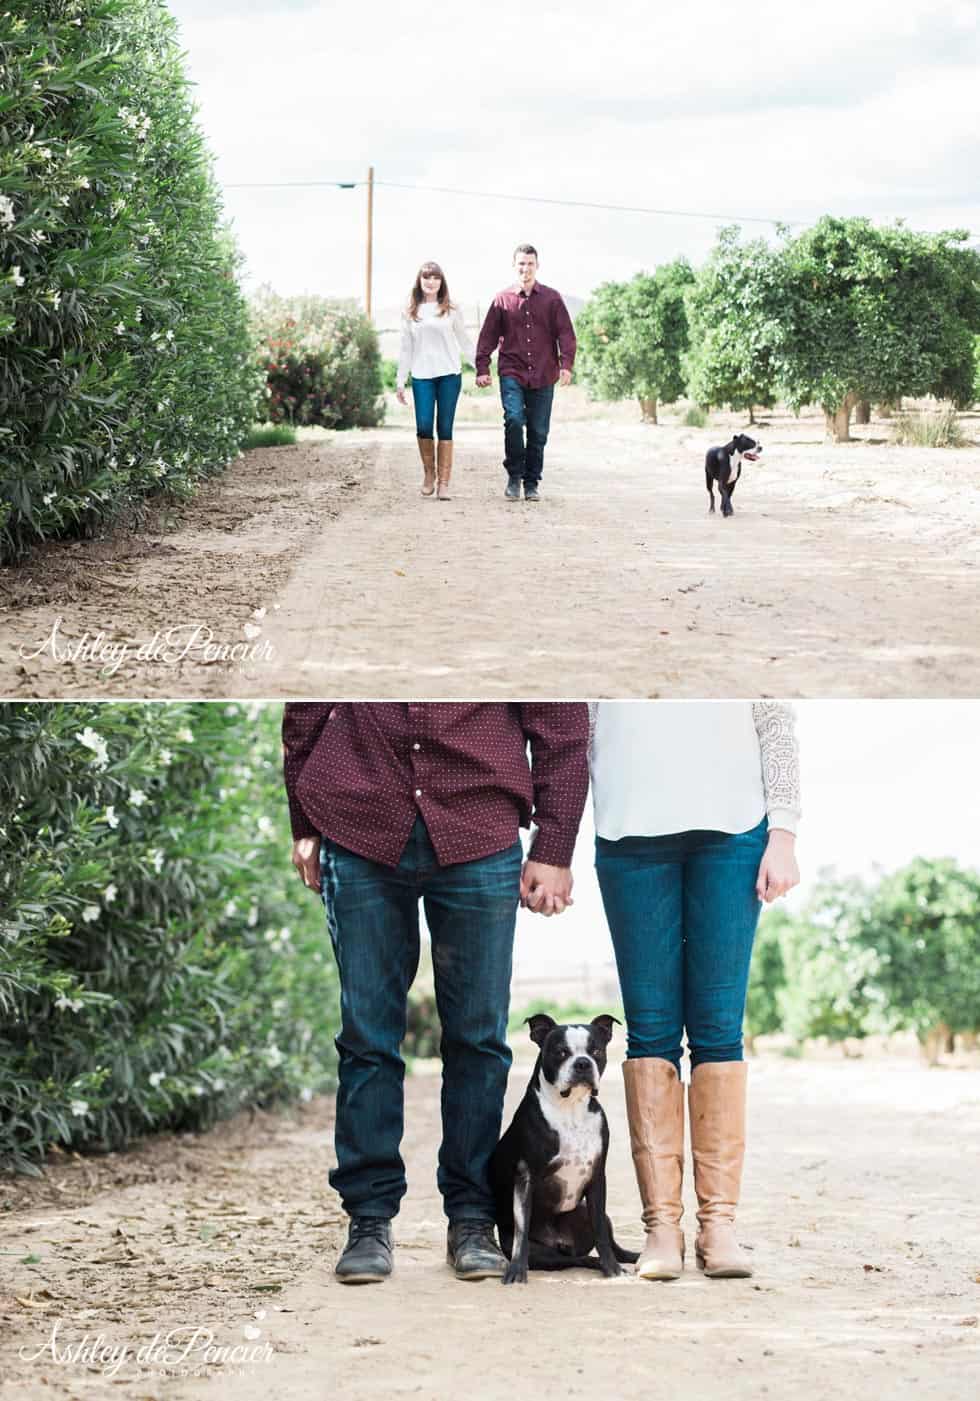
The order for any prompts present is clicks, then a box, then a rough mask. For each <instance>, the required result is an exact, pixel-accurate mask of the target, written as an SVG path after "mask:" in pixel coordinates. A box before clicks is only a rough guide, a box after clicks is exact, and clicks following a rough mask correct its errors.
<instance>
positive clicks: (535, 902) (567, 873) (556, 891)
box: [521, 861, 575, 915]
mask: <svg viewBox="0 0 980 1401" xmlns="http://www.w3.org/2000/svg"><path fill="white" fill-rule="evenodd" d="M574 903H575V901H574V900H573V899H572V872H571V869H570V867H568V866H546V865H545V863H544V862H543V861H525V862H524V869H523V870H522V871H521V907H522V908H523V909H526V910H533V911H534V913H535V914H538V915H560V914H561V913H562V911H563V910H565V909H566V908H567V907H568V906H569V905H574Z"/></svg>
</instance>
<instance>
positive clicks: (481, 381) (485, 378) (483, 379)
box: [476, 374, 490, 389]
mask: <svg viewBox="0 0 980 1401" xmlns="http://www.w3.org/2000/svg"><path fill="white" fill-rule="evenodd" d="M476 387H477V389H489V388H490V376H489V375H488V374H487V375H477V377H476Z"/></svg>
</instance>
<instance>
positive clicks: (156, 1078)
mask: <svg viewBox="0 0 980 1401" xmlns="http://www.w3.org/2000/svg"><path fill="white" fill-rule="evenodd" d="M164 1078H165V1074H164V1071H162V1070H154V1072H153V1074H152V1075H151V1076H150V1084H151V1085H152V1086H153V1088H154V1089H157V1088H158V1087H159V1085H160V1082H161V1081H162V1080H163V1079H164Z"/></svg>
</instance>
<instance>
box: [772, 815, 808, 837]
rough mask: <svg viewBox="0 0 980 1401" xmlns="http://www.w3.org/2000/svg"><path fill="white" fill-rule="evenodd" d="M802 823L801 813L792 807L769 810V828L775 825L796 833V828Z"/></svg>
mask: <svg viewBox="0 0 980 1401" xmlns="http://www.w3.org/2000/svg"><path fill="white" fill-rule="evenodd" d="M799 823H800V814H799V813H798V812H794V811H793V809H792V808H771V809H770V810H769V830H770V832H771V831H772V829H773V828H774V827H779V828H781V830H782V831H784V832H792V833H793V835H794V836H795V835H796V830H797V828H798V826H799Z"/></svg>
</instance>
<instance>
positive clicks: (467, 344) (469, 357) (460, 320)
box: [453, 307, 476, 366]
mask: <svg viewBox="0 0 980 1401" xmlns="http://www.w3.org/2000/svg"><path fill="white" fill-rule="evenodd" d="M453 330H454V331H455V332H456V344H457V345H458V346H459V353H460V355H461V356H462V357H463V363H464V365H474V366H475V365H476V346H475V345H474V344H473V340H472V338H471V336H470V333H469V331H468V330H467V329H466V317H465V315H464V314H463V309H462V307H455V308H454V309H453Z"/></svg>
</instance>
